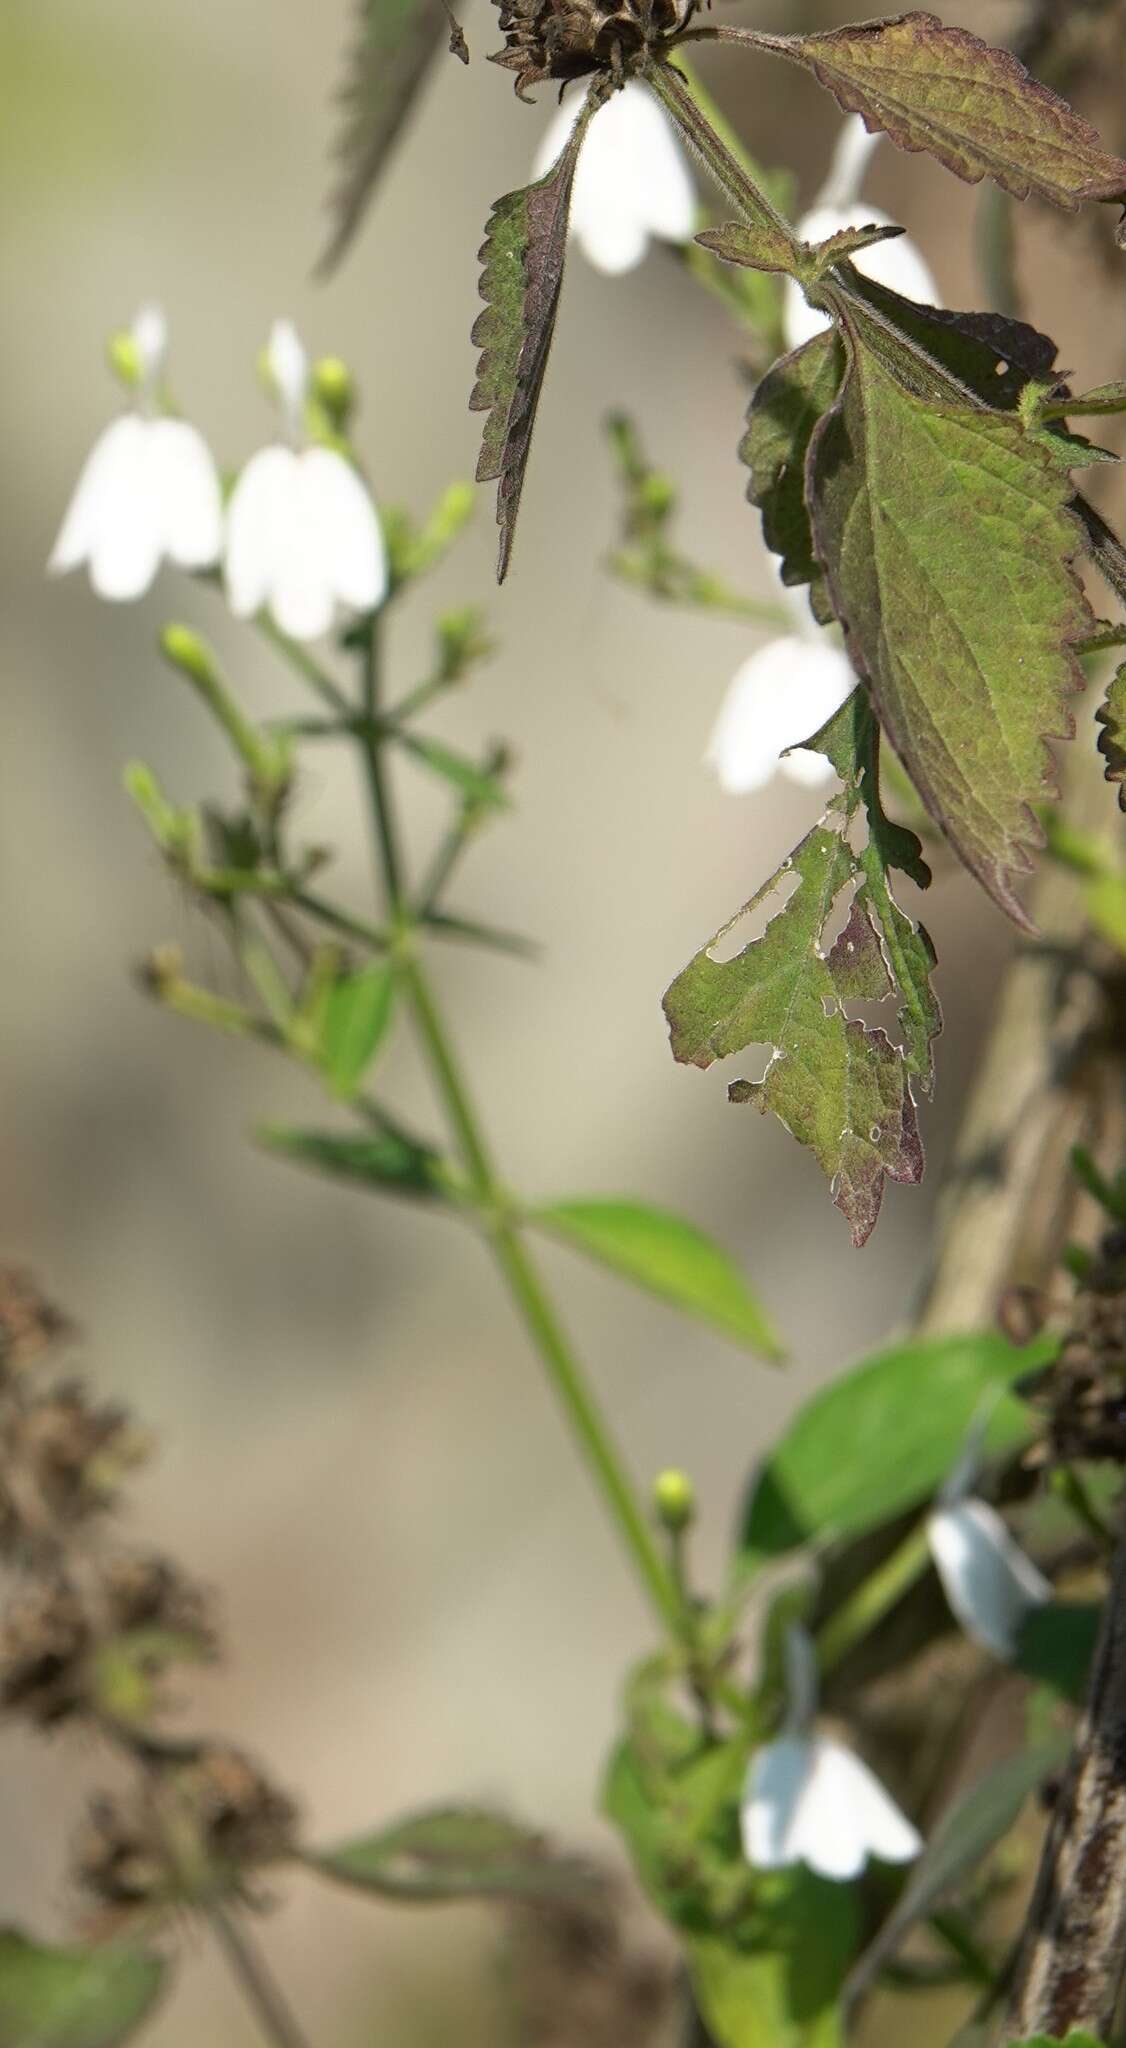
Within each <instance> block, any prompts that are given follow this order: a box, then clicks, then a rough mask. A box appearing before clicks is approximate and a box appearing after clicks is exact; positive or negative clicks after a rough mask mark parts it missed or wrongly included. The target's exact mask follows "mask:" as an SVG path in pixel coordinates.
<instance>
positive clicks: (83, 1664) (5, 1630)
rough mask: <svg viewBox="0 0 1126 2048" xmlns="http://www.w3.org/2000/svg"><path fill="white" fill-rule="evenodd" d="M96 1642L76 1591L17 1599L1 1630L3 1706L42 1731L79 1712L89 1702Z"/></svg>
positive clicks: (53, 1589) (51, 1588)
mask: <svg viewBox="0 0 1126 2048" xmlns="http://www.w3.org/2000/svg"><path fill="white" fill-rule="evenodd" d="M90 1641H91V1638H90V1627H89V1623H88V1621H87V1618H86V1614H85V1611H84V1609H83V1606H82V1602H81V1601H80V1599H79V1598H78V1595H77V1594H76V1593H75V1592H74V1591H73V1590H72V1589H71V1587H69V1586H67V1585H65V1584H63V1583H61V1582H59V1583H57V1584H50V1585H46V1586H36V1587H34V1588H33V1589H32V1590H30V1591H29V1592H26V1593H24V1594H22V1595H21V1596H20V1597H19V1598H18V1599H16V1600H13V1601H12V1603H11V1605H10V1606H9V1608H8V1610H7V1612H6V1613H5V1616H4V1623H3V1627H2V1628H0V1705H2V1706H3V1707H4V1709H5V1711H6V1712H8V1713H10V1714H23V1715H26V1716H27V1718H28V1719H29V1720H31V1721H33V1722H34V1723H35V1724H36V1726H37V1727H40V1728H52V1727H54V1726H55V1725H56V1724H57V1723H58V1722H60V1721H65V1720H66V1719H67V1718H68V1717H69V1716H70V1715H71V1714H75V1713H77V1712H78V1711H79V1710H80V1709H81V1708H82V1707H83V1706H84V1705H85V1702H86V1697H87V1655H88V1652H89V1649H90Z"/></svg>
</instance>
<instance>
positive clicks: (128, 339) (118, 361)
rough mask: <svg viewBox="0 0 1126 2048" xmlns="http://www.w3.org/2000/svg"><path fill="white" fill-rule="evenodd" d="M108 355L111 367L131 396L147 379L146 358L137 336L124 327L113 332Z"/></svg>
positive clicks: (107, 349)
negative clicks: (117, 331) (115, 332)
mask: <svg viewBox="0 0 1126 2048" xmlns="http://www.w3.org/2000/svg"><path fill="white" fill-rule="evenodd" d="M106 356H107V359H108V361H109V366H110V369H111V370H112V371H113V374H114V376H115V377H116V378H117V381H118V383H119V384H121V385H123V386H124V388H125V390H126V391H128V392H129V394H130V396H132V395H133V393H134V392H136V391H139V390H140V388H141V385H142V384H143V383H144V381H145V359H144V356H143V355H142V353H141V349H140V346H139V344H138V342H137V339H136V336H135V335H134V334H132V333H131V331H130V330H129V328H127V327H124V328H122V329H121V330H120V332H119V333H117V334H111V335H110V338H109V340H108V342H107V343H106Z"/></svg>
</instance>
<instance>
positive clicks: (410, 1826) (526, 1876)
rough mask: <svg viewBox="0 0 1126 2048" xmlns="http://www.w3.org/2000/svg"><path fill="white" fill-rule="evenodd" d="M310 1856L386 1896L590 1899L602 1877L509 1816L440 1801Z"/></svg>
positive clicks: (318, 1865)
mask: <svg viewBox="0 0 1126 2048" xmlns="http://www.w3.org/2000/svg"><path fill="white" fill-rule="evenodd" d="M305 1861H306V1862H307V1863H308V1864H309V1865H310V1867H311V1868H312V1869H314V1870H317V1871H319V1872H320V1873H321V1874H322V1875H323V1876H325V1877H331V1878H334V1879H335V1880H336V1882H337V1883H339V1884H346V1885H352V1886H354V1887H355V1888H356V1889H357V1890H359V1891H366V1892H376V1893H379V1894H380V1895H382V1896H383V1897H385V1898H392V1899H403V1900H410V1901H414V1902H416V1903H419V1904H422V1903H425V1902H433V1903H438V1904H442V1903H446V1902H448V1901H450V1900H453V1899H489V1898H493V1899H529V1900H530V1899H546V1898H552V1897H555V1898H561V1899H566V1898H570V1899H572V1900H575V1899H581V1898H586V1899H589V1898H590V1896H591V1893H592V1891H595V1890H596V1889H597V1879H596V1878H595V1877H594V1876H593V1875H592V1873H591V1871H590V1870H589V1869H588V1868H586V1867H585V1866H584V1865H583V1864H581V1863H580V1862H578V1860H577V1859H574V1858H566V1857H561V1856H554V1855H552V1854H551V1853H550V1852H549V1850H548V1847H547V1844H546V1843H545V1841H544V1838H543V1836H542V1835H540V1834H536V1833H533V1831H532V1830H531V1829H529V1828H524V1827H520V1826H519V1825H518V1824H517V1823H516V1822H515V1821H511V1820H508V1819H506V1818H505V1817H504V1816H503V1815H500V1814H494V1813H487V1812H485V1811H482V1810H479V1809H476V1808H472V1807H437V1808H435V1809H433V1810H432V1811H429V1812H426V1813H417V1814H412V1815H411V1816H410V1818H409V1819H407V1820H403V1821H399V1822H397V1823H396V1824H395V1825H394V1826H393V1827H389V1828H383V1829H381V1830H379V1831H378V1832H377V1833H374V1834H370V1835H360V1836H358V1837H357V1838H356V1839H355V1840H354V1841H351V1842H342V1843H341V1844H340V1845H339V1846H338V1847H336V1848H333V1849H326V1850H322V1851H321V1852H319V1853H312V1854H310V1855H308V1856H307V1857H306V1858H305Z"/></svg>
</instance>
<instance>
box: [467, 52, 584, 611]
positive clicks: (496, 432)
mask: <svg viewBox="0 0 1126 2048" xmlns="http://www.w3.org/2000/svg"><path fill="white" fill-rule="evenodd" d="M602 97H603V95H602V94H601V93H600V91H599V88H598V87H597V86H596V87H594V88H593V89H592V91H591V93H590V94H589V95H588V97H587V101H586V105H585V107H584V108H583V110H582V112H581V113H580V115H579V118H578V120H577V121H576V123H575V125H574V127H573V129H572V130H571V134H570V138H569V140H568V142H567V146H566V148H565V149H564V151H563V154H562V156H561V157H560V158H559V161H558V163H557V164H555V165H554V167H553V169H552V170H550V171H549V172H548V174H547V176H546V177H545V178H541V179H540V180H539V182H538V183H537V184H535V185H526V186H523V187H522V188H521V190H520V191H518V192H507V193H506V194H505V195H504V197H503V198H502V199H498V200H497V202H496V205H495V206H494V207H493V210H492V213H491V214H490V216H489V225H488V229H487V231H486V235H485V240H484V243H483V245H482V248H481V262H482V264H483V265H484V268H483V270H482V272H481V297H482V298H483V299H484V300H485V310H484V312H483V313H479V314H478V316H477V319H476V322H475V323H474V327H473V337H472V338H473V342H474V345H475V346H476V347H477V348H479V349H480V350H481V360H480V362H479V363H478V365H477V382H476V384H475V386H474V388H473V395H472V397H471V398H470V401H469V408H470V411H471V412H487V413H488V415H489V417H488V419H487V420H486V421H485V432H484V437H483V440H482V443H481V454H480V458H479V460H478V463H477V481H478V483H487V482H489V481H490V480H491V479H492V478H494V477H496V478H497V479H498V485H497V525H498V526H499V527H500V557H499V560H498V563H497V578H498V581H500V582H503V581H504V577H505V573H506V571H507V569H508V561H509V556H510V555H511V552H512V537H513V533H514V531H515V527H516V514H517V512H518V511H519V509H520V493H521V491H522V489H523V486H524V471H525V469H526V467H527V462H528V450H529V447H530V445H531V439H532V428H533V426H534V425H535V418H536V407H537V405H538V403H539V396H540V390H541V387H542V385H543V376H544V371H545V369H546V368H547V358H548V354H549V352H550V349H551V338H552V334H553V333H554V330H555V315H556V311H557V309H558V306H559V292H560V288H561V286H562V283H563V260H564V256H565V254H566V247H567V216H568V213H569V211H570V206H571V187H572V185H573V183H574V178H575V166H576V164H577V163H578V160H579V150H580V149H581V148H582V143H583V137H584V135H585V133H586V129H587V125H588V123H589V121H590V119H591V117H592V115H593V114H594V113H595V112H596V111H597V109H598V107H599V106H600V105H601V101H602Z"/></svg>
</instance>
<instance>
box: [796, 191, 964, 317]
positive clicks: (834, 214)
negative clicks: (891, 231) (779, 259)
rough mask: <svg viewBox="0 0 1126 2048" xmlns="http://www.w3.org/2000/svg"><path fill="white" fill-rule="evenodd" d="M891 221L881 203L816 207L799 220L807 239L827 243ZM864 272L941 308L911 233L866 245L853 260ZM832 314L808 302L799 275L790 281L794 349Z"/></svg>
mask: <svg viewBox="0 0 1126 2048" xmlns="http://www.w3.org/2000/svg"><path fill="white" fill-rule="evenodd" d="M890 225H891V221H890V219H889V216H888V215H887V214H886V213H881V212H880V209H879V207H878V206H865V205H864V204H862V203H861V204H857V205H855V206H841V207H837V206H816V207H814V208H813V210H812V212H810V213H807V214H806V215H805V217H804V219H802V220H801V221H799V223H798V233H799V234H800V235H801V237H802V240H803V241H806V242H826V241H828V239H829V237H830V235H835V234H838V233H839V232H840V230H841V229H842V228H863V227H890ZM853 261H854V262H855V264H856V267H857V269H858V270H862V271H863V272H864V274H865V276H866V277H873V278H875V280H876V283H877V284H883V285H887V286H888V287H889V289H890V290H891V291H895V292H899V294H900V296H901V297H902V298H905V299H913V300H914V301H915V302H916V304H918V305H924V306H938V305H941V303H942V301H941V299H940V298H939V295H938V286H937V285H936V283H935V281H934V278H933V276H932V274H931V272H930V270H929V269H928V267H927V265H926V263H925V262H924V261H923V258H922V256H921V255H920V254H919V251H918V249H917V248H916V247H915V244H914V242H912V240H911V239H910V237H909V236H908V235H897V236H896V238H895V240H894V241H891V242H873V244H872V247H871V248H870V249H862V250H861V251H860V253H859V255H858V256H856V257H854V258H853ZM829 324H830V323H829V317H828V315H827V314H826V313H819V312H818V311H817V310H816V308H815V307H813V306H809V305H807V304H806V301H805V298H804V296H803V294H802V290H801V287H800V285H798V284H796V283H795V282H794V280H793V278H787V280H786V292H785V302H784V308H783V326H784V328H785V333H786V340H787V343H788V345H789V346H790V348H800V347H801V344H802V343H803V342H805V341H811V340H812V338H813V336H814V335H815V334H820V333H821V332H822V330H823V329H824V328H826V327H828V326H829Z"/></svg>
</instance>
